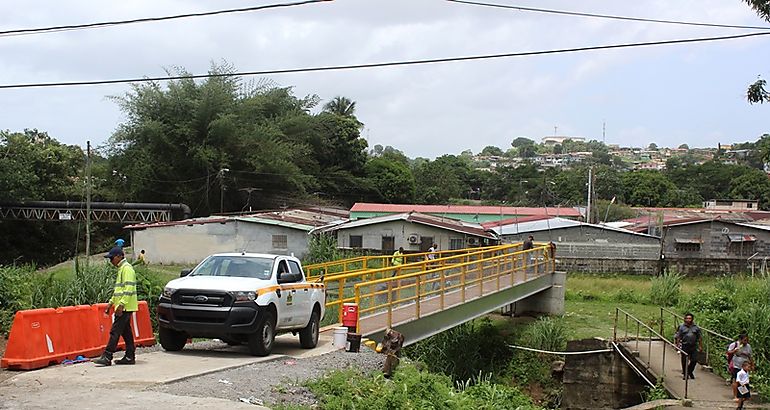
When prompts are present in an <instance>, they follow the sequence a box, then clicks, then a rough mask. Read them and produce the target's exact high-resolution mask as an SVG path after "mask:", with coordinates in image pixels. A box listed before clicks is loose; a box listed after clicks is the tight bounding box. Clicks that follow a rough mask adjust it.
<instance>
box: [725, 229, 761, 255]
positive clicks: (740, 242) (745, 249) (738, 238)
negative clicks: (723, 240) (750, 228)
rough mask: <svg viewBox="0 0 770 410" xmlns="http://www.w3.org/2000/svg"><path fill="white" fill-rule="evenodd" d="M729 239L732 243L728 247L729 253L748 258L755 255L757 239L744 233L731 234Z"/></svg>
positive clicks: (728, 236)
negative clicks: (747, 256)
mask: <svg viewBox="0 0 770 410" xmlns="http://www.w3.org/2000/svg"><path fill="white" fill-rule="evenodd" d="M727 239H728V240H729V241H730V242H729V244H728V245H727V252H728V253H730V254H733V255H740V256H746V255H751V254H753V253H754V243H755V242H756V241H757V237H756V236H754V235H747V234H742V233H729V234H727Z"/></svg>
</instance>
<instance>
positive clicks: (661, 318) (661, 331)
mask: <svg viewBox="0 0 770 410" xmlns="http://www.w3.org/2000/svg"><path fill="white" fill-rule="evenodd" d="M660 335H661V336H663V337H666V334H665V333H663V307H662V306H661V307H660Z"/></svg>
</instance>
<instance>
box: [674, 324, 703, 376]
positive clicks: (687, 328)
mask: <svg viewBox="0 0 770 410" xmlns="http://www.w3.org/2000/svg"><path fill="white" fill-rule="evenodd" d="M694 320H695V316H693V314H692V313H685V315H684V323H682V324H681V325H679V329H677V330H676V334H675V335H674V339H675V341H676V345H677V346H679V348H680V349H682V351H684V352H685V353H687V355H686V356H685V355H682V380H684V379H687V378H688V377H689V378H691V379H694V378H695V375H694V374H693V371H695V364H696V363H697V361H696V360H695V359H696V358H695V355H696V354H697V352H702V351H703V338H702V337H701V330H700V328H699V327H698V325H696V324H695V323H693V321H694ZM688 362H689V363H688Z"/></svg>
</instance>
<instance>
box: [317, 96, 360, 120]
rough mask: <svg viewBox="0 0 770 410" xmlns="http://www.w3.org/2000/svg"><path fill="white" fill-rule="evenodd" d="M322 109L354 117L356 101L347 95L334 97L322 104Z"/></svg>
mask: <svg viewBox="0 0 770 410" xmlns="http://www.w3.org/2000/svg"><path fill="white" fill-rule="evenodd" d="M324 111H326V112H329V113H332V114H337V115H339V116H342V117H354V116H355V115H354V114H355V112H356V102H355V101H351V100H350V99H348V98H347V97H334V99H333V100H331V101H329V102H328V103H326V105H324Z"/></svg>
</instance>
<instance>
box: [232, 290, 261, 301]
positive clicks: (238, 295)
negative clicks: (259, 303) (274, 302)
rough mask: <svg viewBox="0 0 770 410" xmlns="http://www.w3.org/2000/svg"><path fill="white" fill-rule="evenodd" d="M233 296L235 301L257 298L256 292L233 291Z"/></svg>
mask: <svg viewBox="0 0 770 410" xmlns="http://www.w3.org/2000/svg"><path fill="white" fill-rule="evenodd" d="M233 297H234V298H235V301H236V302H252V301H254V300H255V299H256V298H257V294H256V293H255V292H235V293H233Z"/></svg>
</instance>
